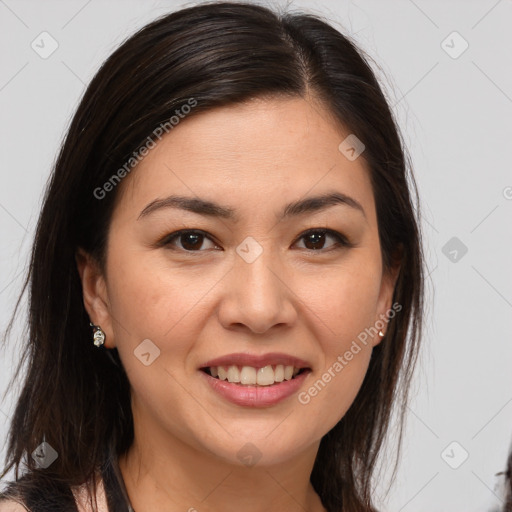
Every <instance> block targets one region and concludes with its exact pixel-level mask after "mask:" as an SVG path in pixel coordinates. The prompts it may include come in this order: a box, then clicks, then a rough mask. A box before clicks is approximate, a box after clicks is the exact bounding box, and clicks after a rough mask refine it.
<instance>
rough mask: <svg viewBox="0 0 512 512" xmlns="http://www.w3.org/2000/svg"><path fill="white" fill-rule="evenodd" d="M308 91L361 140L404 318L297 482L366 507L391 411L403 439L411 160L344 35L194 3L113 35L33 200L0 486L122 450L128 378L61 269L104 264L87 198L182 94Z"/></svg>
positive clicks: (332, 504)
mask: <svg viewBox="0 0 512 512" xmlns="http://www.w3.org/2000/svg"><path fill="white" fill-rule="evenodd" d="M306 94H311V95H312V96H313V97H315V98H317V99H319V100H320V102H321V103H322V104H323V105H324V106H325V108H326V109H327V111H328V112H330V113H331V114H332V116H334V118H335V119H337V120H339V122H340V126H343V127H345V128H348V129H349V130H350V133H353V134H355V135H356V136H357V137H358V138H359V139H360V140H361V141H362V142H363V143H364V144H365V146H366V149H365V151H364V154H363V157H364V159H365V161H366V162H367V165H368V168H369V170H370V176H371V182H372V186H373V192H374V197H375V202H376V210H377V215H378V228H379V237H380V242H381V248H382V255H383V263H384V266H385V268H386V269H387V270H390V269H391V267H392V266H393V265H394V264H395V263H396V261H397V257H398V258H399V260H400V271H399V274H398V279H397V283H396V287H395V291H394V296H393V302H397V303H399V304H400V305H401V306H402V309H401V311H400V313H398V314H396V315H395V316H394V318H392V319H391V320H390V322H389V325H388V329H387V333H386V336H385V338H384V340H383V341H382V342H381V343H380V344H379V345H378V346H376V347H375V348H374V350H373V353H372V357H371V361H370V365H369V368H368V371H367V374H366V376H365V379H364V382H363V385H362V387H361V389H360V391H359V393H358V395H357V397H356V399H355V401H354V403H353V404H352V406H351V407H350V409H349V410H348V412H347V413H346V415H345V416H344V417H343V418H342V419H341V421H340V422H339V423H338V424H337V425H336V426H335V427H334V428H333V429H332V430H331V431H330V432H328V433H327V434H326V435H325V436H324V438H323V439H322V441H321V444H320V448H319V452H318V456H317V458H316V461H315V465H314V468H313V471H312V474H311V482H312V484H313V486H314V488H315V490H316V491H317V493H318V494H319V496H320V498H321V500H322V502H323V504H324V506H325V507H326V508H327V509H328V510H329V511H330V512H338V511H340V510H341V509H342V508H343V511H344V512H362V511H365V512H368V511H373V510H374V506H373V504H372V498H371V477H372V474H373V472H374V467H375V463H376V462H377V459H378V456H379V453H381V449H382V446H383V441H384V440H385V435H386V433H387V430H388V426H389V424H390V418H391V416H392V411H393V410H394V409H393V406H394V405H395V404H396V405H398V406H399V407H401V408H402V409H401V416H400V418H401V421H400V426H401V427H400V437H401V433H402V428H403V427H402V426H403V418H404V412H405V404H406V403H407V396H408V391H409V384H410V379H411V375H412V370H413V367H414V365H415V361H416V359H417V354H418V346H419V340H420V334H421V323H422V312H423V256H422V250H421V243H420V232H419V221H418V211H417V208H415V205H416V204H417V203H415V202H413V199H415V200H416V201H417V192H416V186H415V183H414V179H413V177H412V174H411V171H410V167H411V166H410V164H409V162H408V159H407V156H406V153H405V148H404V144H403V142H402V139H401V137H400V134H399V130H398V128H397V125H396V123H395V121H394V118H393V115H392V113H391V111H390V108H389V106H388V104H387V102H386V99H385V96H384V94H383V92H382V90H381V88H380V86H379V84H378V82H377V80H376V77H375V75H374V73H373V71H372V69H371V67H370V65H369V63H368V58H367V57H366V56H365V55H364V54H363V52H362V51H361V50H359V49H358V48H357V47H356V46H355V44H354V43H352V42H351V41H350V39H349V38H347V37H346V36H344V35H342V34H341V33H340V32H339V31H338V30H336V29H335V28H333V27H332V26H331V25H330V24H328V23H327V22H325V21H323V20H322V19H321V18H319V17H317V16H313V15H308V14H303V13H290V12H288V13H277V12H273V11H272V10H269V9H268V8H265V7H261V6H257V5H251V4H245V3H229V2H223V3H213V4H212V3H208V4H202V5H198V6H195V7H191V8H187V9H183V10H180V11H177V12H174V13H171V14H168V15H166V16H163V17H162V18H160V19H157V20H156V21H154V22H152V23H150V24H149V25H147V26H145V27H144V28H142V29H141V30H139V31H138V32H137V33H136V34H135V35H133V36H132V37H130V38H129V39H127V40H126V41H125V42H124V43H123V44H122V45H121V46H120V47H119V48H118V49H117V50H116V51H115V52H114V53H113V54H112V55H111V56H110V57H109V58H108V59H107V60H106V61H105V63H104V64H103V65H102V66H101V68H100V70H99V71H98V72H97V74H96V76H95V77H94V79H93V80H92V81H91V83H90V85H89V86H88V88H87V90H86V91H85V94H84V96H83V98H82V100H81V102H80V105H79V107H78V109H77V111H76V114H75V115H74V117H73V120H72V122H71V125H70V127H69V130H68V133H67V136H66V137H65V140H64V142H63V145H62V148H61V150H60V153H59V155H58V159H57V161H56V164H55V168H54V170H53V173H52V175H51V178H50V181H49V184H48V187H47V190H46V195H45V199H44V204H43V207H42V212H41V215H40V218H39V222H38V225H37V232H36V235H35V241H34V245H33V250H32V254H31V261H30V268H29V273H28V275H27V278H26V281H25V284H24V288H23V292H22V294H23V293H24V292H25V291H26V290H27V289H28V290H29V299H30V304H29V325H28V334H27V337H26V345H25V347H24V349H23V350H22V353H23V356H22V358H21V360H20V362H19V366H18V370H17V371H16V372H15V374H21V371H20V369H21V365H22V364H23V362H24V361H25V360H28V364H27V370H26V375H25V377H24V382H23V387H22V391H21V394H20V396H19V399H18V402H17V405H16V409H15V412H14V415H13V418H12V424H11V427H10V432H9V442H8V447H7V458H6V467H5V470H4V473H3V475H2V476H4V475H5V474H6V473H7V472H8V471H9V470H10V469H11V468H13V467H14V465H15V466H16V478H18V471H19V465H20V462H21V461H22V458H23V457H24V455H25V454H26V455H27V457H26V464H27V470H28V471H29V472H30V474H31V482H33V484H31V485H34V486H37V485H38V484H37V482H38V479H50V480H51V481H53V482H62V483H65V484H69V485H78V484H80V483H83V482H86V481H87V480H89V478H90V477H91V476H92V475H93V474H94V471H95V469H96V468H97V467H98V465H99V464H100V463H101V461H102V457H104V454H105V453H106V451H107V450H109V449H111V448H112V449H113V450H115V452H116V453H117V454H122V453H124V452H126V451H127V449H128V448H129V447H130V445H131V443H132V441H133V418H132V413H131V407H130V391H129V382H128V379H127V376H126V374H125V372H124V369H123V367H122V364H121V361H120V359H119V356H118V353H117V350H116V349H113V350H97V348H96V347H94V345H93V344H92V341H91V329H90V327H89V318H88V315H87V313H86V311H85V308H84V305H83V299H82V289H81V283H80V279H79V275H78V272H77V268H76V262H75V253H76V251H77V248H79V247H81V248H83V249H85V250H86V251H87V252H89V253H90V254H92V255H93V256H95V257H96V258H97V260H98V261H99V262H100V263H101V264H102V265H104V262H105V246H106V240H107V236H108V229H109V223H110V218H111V214H112V211H113V208H114V204H115V198H116V192H115V191H112V192H110V193H108V194H106V195H105V197H104V198H103V199H101V200H100V199H98V198H97V197H96V196H95V194H94V191H95V190H97V188H98V187H102V185H103V184H104V183H105V182H107V181H108V180H109V178H111V177H112V175H113V174H114V173H115V172H116V171H117V170H118V169H119V168H121V167H122V166H123V164H124V163H125V162H126V161H128V159H129V158H130V157H131V156H132V155H133V153H134V152H135V151H137V150H138V148H140V147H141V145H142V144H144V142H145V141H146V139H147V137H148V136H149V135H150V134H151V133H152V132H153V130H155V128H157V127H158V126H159V125H161V124H162V123H165V122H166V121H167V120H168V119H169V117H170V116H171V115H173V113H174V111H175V110H176V109H178V108H180V107H181V106H182V105H183V104H186V103H187V101H188V100H189V99H190V98H194V99H195V100H196V101H197V106H195V107H194V108H193V109H192V112H191V113H190V114H189V115H198V114H200V113H201V112H204V111H207V110H210V109H213V108H216V107H221V106H223V105H229V104H235V103H237V102H242V101H245V100H248V99H251V98H257V97H269V98H270V97H297V96H305V95H306ZM340 142H341V141H340ZM412 192H414V197H413V194H412ZM103 268H104V267H103ZM19 304H20V302H18V305H17V308H16V310H17V309H18V306H19ZM11 325H12V323H11ZM43 436H44V439H45V440H46V441H47V442H48V443H49V444H50V445H51V446H52V447H53V448H54V449H55V450H56V451H57V452H58V454H59V456H58V458H57V460H55V462H54V463H53V464H52V465H51V466H50V467H48V468H47V469H39V468H38V467H36V465H35V463H34V461H33V460H32V458H31V457H30V456H28V455H30V454H31V453H32V451H33V450H34V449H35V448H36V447H37V446H38V445H39V444H40V443H41V441H42V440H43ZM398 452H399V450H398V451H397V453H396V461H395V465H394V470H393V474H394V473H395V472H396V462H397V461H398ZM39 481H40V480H39Z"/></svg>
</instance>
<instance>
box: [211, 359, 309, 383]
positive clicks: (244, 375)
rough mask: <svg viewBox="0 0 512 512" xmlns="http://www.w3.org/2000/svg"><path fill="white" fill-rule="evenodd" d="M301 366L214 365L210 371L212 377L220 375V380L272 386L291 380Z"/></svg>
mask: <svg viewBox="0 0 512 512" xmlns="http://www.w3.org/2000/svg"><path fill="white" fill-rule="evenodd" d="M299 371H300V369H299V368H294V367H293V366H285V365H282V364H278V365H276V366H275V367H272V365H267V366H264V367H263V368H254V367H252V366H242V367H241V368H239V367H238V366H236V365H231V366H227V367H226V366H212V367H210V373H211V375H212V377H218V378H219V379H220V380H227V381H228V382H233V383H239V384H243V385H246V386H256V385H258V386H271V385H272V384H275V383H278V382H283V381H284V380H291V379H292V378H293V377H295V376H296V375H297V374H298V373H299Z"/></svg>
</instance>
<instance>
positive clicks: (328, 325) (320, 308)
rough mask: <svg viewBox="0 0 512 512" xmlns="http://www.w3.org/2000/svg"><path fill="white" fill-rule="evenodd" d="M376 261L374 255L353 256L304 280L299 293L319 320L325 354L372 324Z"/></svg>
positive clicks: (377, 285) (377, 273)
mask: <svg viewBox="0 0 512 512" xmlns="http://www.w3.org/2000/svg"><path fill="white" fill-rule="evenodd" d="M380 272H381V270H380V265H379V264H378V263H377V262H376V261H375V259H371V258H367V259H366V260H363V259H362V258H361V259H356V258H354V259H353V261H350V262H347V264H346V265H345V264H344V265H343V266H340V267H339V268H337V269H331V270H330V271H329V272H327V273H325V274H322V275H320V276H318V277H317V278H315V287H314V291H313V292H311V282H309V281H308V282H307V283H305V284H306V287H305V288H304V289H303V290H302V292H301V296H303V297H304V303H305V304H306V305H307V307H308V309H310V311H311V312H313V313H314V315H315V316H316V317H317V318H318V319H319V320H320V322H319V324H318V325H319V326H323V328H324V329H323V330H324V331H325V333H326V336H323V338H324V340H328V342H327V343H328V347H326V350H325V352H326V354H327V353H331V354H332V352H333V351H339V350H342V349H343V348H344V346H345V345H347V344H348V345H349V346H350V342H351V340H352V339H355V338H357V336H358V335H359V334H360V333H361V332H363V331H364V330H365V329H367V328H369V327H371V326H373V324H374V322H375V321H376V319H377V317H376V314H377V306H378V299H379V291H380V282H381V275H380Z"/></svg>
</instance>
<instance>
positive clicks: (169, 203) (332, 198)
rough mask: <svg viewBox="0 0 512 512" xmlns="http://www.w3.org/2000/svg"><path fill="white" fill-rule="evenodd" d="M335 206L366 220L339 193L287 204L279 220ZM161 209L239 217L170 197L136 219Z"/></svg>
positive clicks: (357, 205)
mask: <svg viewBox="0 0 512 512" xmlns="http://www.w3.org/2000/svg"><path fill="white" fill-rule="evenodd" d="M335 205H344V206H348V207H350V208H353V209H355V210H358V211H360V212H361V213H362V214H363V216H364V217H365V218H366V213H365V211H364V208H363V207H362V206H361V204H360V203H359V202H358V201H356V200H355V199H354V198H352V197H350V196H347V195H346V194H342V193H341V192H330V193H326V194H322V195H319V196H314V197H307V198H305V199H300V200H298V201H295V202H292V203H289V204H287V205H286V206H285V207H284V208H283V210H282V212H281V214H280V215H278V218H279V220H283V219H287V218H290V217H296V216H299V215H303V214H305V213H314V212H318V211H322V210H325V209H327V208H330V207H332V206H335ZM162 208H178V209H181V210H187V211H189V212H193V213H197V214H199V215H204V216H207V217H219V218H222V219H227V220H231V221H233V222H237V221H238V220H239V217H238V215H237V213H236V210H233V209H232V208H229V207H227V206H221V205H219V204H217V203H215V202H213V201H208V200H206V199H201V198H196V197H186V196H177V195H171V196H169V197H166V198H165V199H155V200H154V201H151V202H150V203H149V204H148V205H147V206H146V207H145V208H144V209H143V210H142V211H141V212H140V214H139V216H138V218H137V220H138V219H140V218H142V217H146V216H147V215H149V214H150V213H153V212H155V211H157V210H160V209H162Z"/></svg>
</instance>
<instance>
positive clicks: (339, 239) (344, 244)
mask: <svg viewBox="0 0 512 512" xmlns="http://www.w3.org/2000/svg"><path fill="white" fill-rule="evenodd" d="M315 233H319V234H321V235H330V236H332V237H333V238H334V239H335V240H336V243H335V244H333V245H332V246H330V247H328V248H327V249H307V248H302V247H301V249H303V250H306V251H309V252H314V253H325V252H328V251H331V250H336V249H338V250H339V249H343V248H350V247H354V244H352V243H351V242H349V240H348V239H347V238H346V237H345V236H344V235H342V234H341V233H338V232H337V231H334V230H332V229H327V228H313V229H308V230H307V231H304V233H302V234H301V235H300V236H299V237H298V238H297V239H296V240H295V242H294V244H295V243H296V242H298V241H299V240H301V239H302V238H305V237H307V236H308V235H312V234H315ZM187 234H194V235H203V236H205V237H206V238H208V239H209V240H210V241H211V242H213V243H214V244H215V245H218V244H217V243H216V242H215V240H212V238H211V237H210V236H208V234H207V233H206V232H205V231H202V230H200V229H181V230H179V231H175V232H174V233H171V234H169V235H166V236H165V237H164V238H163V239H162V240H161V241H160V242H159V243H158V246H159V247H167V246H170V245H171V243H172V242H173V241H174V240H176V239H177V238H179V237H180V236H182V235H187ZM172 250H177V251H182V252H186V253H201V252H205V251H204V250H197V251H190V250H187V249H180V248H172Z"/></svg>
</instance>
